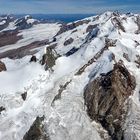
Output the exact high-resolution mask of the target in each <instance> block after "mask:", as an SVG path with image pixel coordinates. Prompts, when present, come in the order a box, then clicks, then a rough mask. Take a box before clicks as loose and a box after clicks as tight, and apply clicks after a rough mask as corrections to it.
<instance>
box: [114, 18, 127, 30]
mask: <svg viewBox="0 0 140 140" xmlns="http://www.w3.org/2000/svg"><path fill="white" fill-rule="evenodd" d="M112 20H113V23H114V26H115V27H117V28H118V29H120V30H122V31H123V32H125V28H124V26H123V24H122V22H121V20H120V19H119V18H117V17H114V18H113V19H112Z"/></svg>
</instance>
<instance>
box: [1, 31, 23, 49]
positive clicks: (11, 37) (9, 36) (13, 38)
mask: <svg viewBox="0 0 140 140" xmlns="http://www.w3.org/2000/svg"><path fill="white" fill-rule="evenodd" d="M20 39H22V36H18V31H5V32H1V33H0V47H2V46H5V45H11V44H15V43H16V42H17V41H18V40H20Z"/></svg>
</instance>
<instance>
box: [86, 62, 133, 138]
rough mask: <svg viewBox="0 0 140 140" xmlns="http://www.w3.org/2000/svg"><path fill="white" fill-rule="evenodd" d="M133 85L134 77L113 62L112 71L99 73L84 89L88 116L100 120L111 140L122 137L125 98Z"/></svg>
mask: <svg viewBox="0 0 140 140" xmlns="http://www.w3.org/2000/svg"><path fill="white" fill-rule="evenodd" d="M135 86H136V81H135V78H134V77H133V76H132V75H131V74H130V73H129V72H128V70H127V69H126V68H125V67H124V66H122V65H120V64H115V65H114V69H113V70H112V71H110V72H108V73H107V74H101V77H98V78H97V79H95V80H94V81H92V82H90V83H89V84H88V85H87V87H86V89H85V92H84V98H85V104H86V106H87V112H88V114H89V116H90V118H91V119H93V120H96V121H97V122H100V123H101V124H102V126H103V127H104V128H105V129H106V130H107V131H108V133H109V135H110V136H111V137H112V140H122V139H123V123H124V121H125V116H126V114H127V109H126V108H127V107H126V104H127V99H128V97H129V96H130V95H132V94H133V90H134V89H135Z"/></svg>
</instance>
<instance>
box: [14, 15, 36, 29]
mask: <svg viewBox="0 0 140 140" xmlns="http://www.w3.org/2000/svg"><path fill="white" fill-rule="evenodd" d="M28 19H32V17H31V16H28V17H26V18H25V17H23V18H20V19H18V20H17V21H16V22H15V26H17V29H18V30H23V29H28V28H31V27H32V25H33V24H36V23H37V21H34V22H33V23H28V22H27V20H28Z"/></svg>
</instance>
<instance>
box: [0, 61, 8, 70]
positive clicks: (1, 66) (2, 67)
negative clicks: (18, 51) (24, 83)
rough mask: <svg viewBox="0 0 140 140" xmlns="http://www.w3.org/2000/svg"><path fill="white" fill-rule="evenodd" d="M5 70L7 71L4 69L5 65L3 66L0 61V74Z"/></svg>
mask: <svg viewBox="0 0 140 140" xmlns="http://www.w3.org/2000/svg"><path fill="white" fill-rule="evenodd" d="M6 70H7V69H6V66H5V64H4V63H3V62H1V61H0V72H1V71H6Z"/></svg>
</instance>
